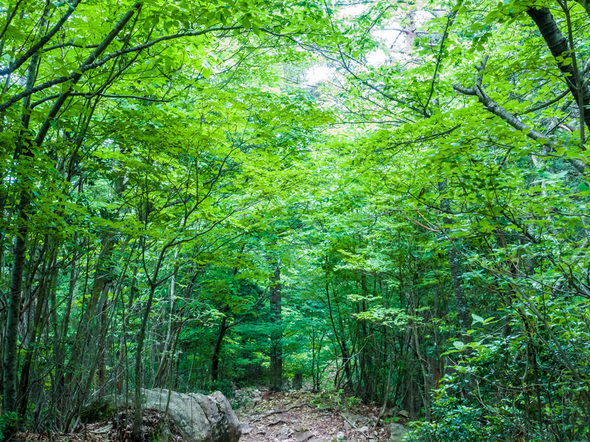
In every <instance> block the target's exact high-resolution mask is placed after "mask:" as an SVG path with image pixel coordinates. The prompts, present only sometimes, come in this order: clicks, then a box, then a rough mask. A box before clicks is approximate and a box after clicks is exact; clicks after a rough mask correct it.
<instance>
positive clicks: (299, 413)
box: [17, 389, 406, 442]
mask: <svg viewBox="0 0 590 442" xmlns="http://www.w3.org/2000/svg"><path fill="white" fill-rule="evenodd" d="M234 402H235V403H237V406H234V409H235V411H236V414H237V415H238V418H239V419H240V422H241V424H242V425H241V429H242V437H241V438H240V441H244V442H339V441H367V442H368V441H372V442H382V441H388V440H390V439H389V437H390V425H396V424H390V423H388V422H387V421H389V420H391V417H393V415H392V411H391V410H389V411H388V412H386V413H385V416H384V418H385V421H384V420H383V419H382V420H381V421H380V423H379V425H377V426H376V425H375V423H376V422H377V417H378V416H379V411H380V409H379V407H378V406H377V405H365V404H361V403H359V402H358V400H355V398H346V397H343V396H340V395H335V394H330V393H311V392H309V391H303V390H300V391H285V392H276V393H273V392H269V391H260V390H257V389H247V390H242V391H238V392H237V396H236V397H235V398H234ZM125 413H126V412H125V411H120V412H119V414H120V415H121V414H125ZM401 413H402V414H403V413H404V412H401ZM388 418H390V419H388ZM169 419H170V418H168V417H167V416H165V415H164V414H163V413H161V412H159V411H157V410H153V409H146V410H144V418H143V433H144V434H145V440H146V441H147V440H149V441H152V440H158V437H157V435H158V433H160V431H161V429H162V424H163V423H166V425H167V426H168V428H169V429H170V430H169V431H170V432H169V433H168V438H169V440H175V441H182V440H184V439H183V437H182V436H181V433H180V432H179V431H178V430H177V428H176V426H175V425H174V422H173V421H170V420H169ZM395 419H396V420H398V419H399V421H398V422H403V421H405V420H406V419H404V417H403V416H402V417H401V418H400V416H399V415H398V416H397V417H396V418H395ZM122 421H126V419H123V420H122ZM114 422H116V421H115V420H113V419H109V420H105V421H102V422H96V423H92V424H86V425H83V424H80V425H78V426H77V428H76V429H75V431H73V432H71V433H69V434H57V433H42V434H34V433H30V432H22V433H19V434H18V439H17V440H20V441H25V440H26V441H36V442H45V441H56V442H65V441H68V442H78V441H95V442H106V441H121V440H123V441H124V440H130V437H131V430H132V423H131V420H130V419H129V420H128V421H127V423H126V424H124V425H122V426H119V428H117V426H116V425H113V424H114ZM398 427H400V426H399V425H398ZM392 440H394V441H397V440H401V439H396V438H394V439H392Z"/></svg>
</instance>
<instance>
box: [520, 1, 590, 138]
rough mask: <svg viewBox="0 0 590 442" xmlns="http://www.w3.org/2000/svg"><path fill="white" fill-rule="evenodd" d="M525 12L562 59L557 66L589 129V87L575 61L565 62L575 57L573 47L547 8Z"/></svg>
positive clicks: (531, 9)
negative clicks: (569, 44)
mask: <svg viewBox="0 0 590 442" xmlns="http://www.w3.org/2000/svg"><path fill="white" fill-rule="evenodd" d="M581 3H582V2H581ZM583 3H584V7H587V5H588V4H587V3H586V2H583ZM527 14H528V16H529V17H530V18H531V19H532V20H533V21H534V22H535V24H536V25H537V28H539V31H540V32H541V35H542V36H543V39H544V40H545V42H546V43H547V46H548V47H549V50H550V51H551V54H552V55H553V56H554V57H555V58H556V59H561V60H562V61H558V62H557V66H558V67H559V70H560V71H561V72H562V73H563V75H564V77H565V82H566V83H567V87H568V88H569V90H570V92H571V94H572V95H573V96H574V99H575V100H576V103H577V104H578V107H579V110H580V115H581V116H582V117H583V120H584V123H585V124H586V126H587V127H588V128H589V129H590V109H589V108H588V106H589V105H590V87H589V86H588V84H584V82H583V81H582V79H581V75H580V72H579V71H578V69H576V68H577V63H575V62H573V63H566V62H565V60H567V59H568V58H572V59H573V58H574V57H575V53H573V52H572V49H573V48H570V47H569V46H568V43H567V40H566V39H565V38H564V36H563V34H562V33H561V31H560V30H559V27H558V26H557V23H556V22H555V18H553V15H552V14H551V12H550V11H549V9H548V8H540V9H538V8H529V9H528V10H527ZM558 57H559V58H558Z"/></svg>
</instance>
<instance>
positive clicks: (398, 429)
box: [388, 423, 410, 442]
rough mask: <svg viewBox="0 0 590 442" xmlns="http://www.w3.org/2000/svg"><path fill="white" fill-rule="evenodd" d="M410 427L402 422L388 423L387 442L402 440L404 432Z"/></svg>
mask: <svg viewBox="0 0 590 442" xmlns="http://www.w3.org/2000/svg"><path fill="white" fill-rule="evenodd" d="M409 431H410V429H409V428H408V427H406V426H405V425H402V424H396V423H393V424H389V440H388V442H402V441H404V440H405V436H406V433H408V432H409Z"/></svg>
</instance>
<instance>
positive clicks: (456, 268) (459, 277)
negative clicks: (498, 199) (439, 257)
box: [438, 179, 471, 332]
mask: <svg viewBox="0 0 590 442" xmlns="http://www.w3.org/2000/svg"><path fill="white" fill-rule="evenodd" d="M446 189H447V180H446V179H445V180H444V181H441V182H440V183H439V184H438V190H439V191H440V192H441V194H443V195H444V193H445V191H446ZM440 208H441V210H442V211H443V212H444V213H446V214H450V213H451V201H450V199H449V198H443V199H442V200H441V203H440ZM443 222H444V223H445V225H451V224H453V220H452V219H451V218H450V217H449V216H445V217H444V218H443ZM445 231H446V232H447V233H448V228H447V229H445ZM450 241H451V247H450V248H449V250H448V251H447V258H448V260H449V268H450V270H451V281H452V284H453V292H454V294H455V304H456V305H457V317H458V318H459V324H460V326H461V330H462V332H465V331H466V330H468V329H469V326H470V325H471V321H470V320H469V319H470V316H469V308H468V307H467V298H466V297H465V290H464V288H463V269H462V268H461V261H460V258H459V252H458V251H457V244H456V243H455V241H454V240H453V239H452V238H451V240H450Z"/></svg>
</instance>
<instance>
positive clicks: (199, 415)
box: [143, 389, 241, 442]
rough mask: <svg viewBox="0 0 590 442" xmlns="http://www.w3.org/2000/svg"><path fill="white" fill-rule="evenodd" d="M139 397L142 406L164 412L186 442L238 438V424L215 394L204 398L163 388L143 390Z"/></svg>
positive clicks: (232, 441)
mask: <svg viewBox="0 0 590 442" xmlns="http://www.w3.org/2000/svg"><path fill="white" fill-rule="evenodd" d="M143 395H144V398H145V401H144V407H145V408H155V409H157V410H161V411H165V410H166V409H167V411H168V413H170V414H171V415H172V417H174V420H175V421H176V425H177V426H178V428H179V429H180V430H181V431H182V432H183V434H184V435H185V437H186V439H187V441H189V442H201V441H215V442H237V441H238V440H239V439H240V435H241V430H240V421H239V420H238V417H237V416H236V413H235V412H234V411H233V410H232V408H231V405H230V404H229V402H228V400H227V399H226V398H225V396H224V395H223V394H222V393H221V392H219V391H216V392H215V393H213V394H210V395H209V396H205V395H203V394H199V393H188V394H185V393H178V392H175V391H169V390H166V389H154V390H147V389H144V390H143ZM168 401H169V402H168Z"/></svg>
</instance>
